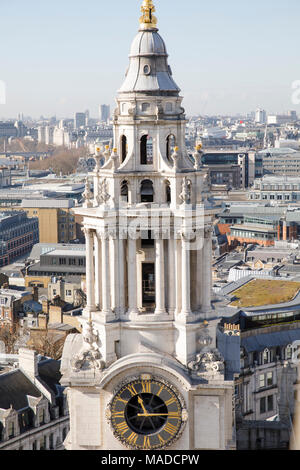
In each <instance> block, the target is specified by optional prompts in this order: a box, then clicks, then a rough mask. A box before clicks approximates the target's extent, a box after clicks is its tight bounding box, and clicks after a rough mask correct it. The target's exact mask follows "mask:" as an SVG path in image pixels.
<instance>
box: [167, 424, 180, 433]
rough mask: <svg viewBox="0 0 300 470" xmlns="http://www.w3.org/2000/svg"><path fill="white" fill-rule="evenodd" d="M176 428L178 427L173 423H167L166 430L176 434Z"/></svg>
mask: <svg viewBox="0 0 300 470" xmlns="http://www.w3.org/2000/svg"><path fill="white" fill-rule="evenodd" d="M176 430H177V427H176V426H174V425H173V424H171V423H167V424H166V425H165V427H164V431H166V432H167V433H168V434H174V432H176Z"/></svg>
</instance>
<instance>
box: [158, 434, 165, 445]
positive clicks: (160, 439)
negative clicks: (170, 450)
mask: <svg viewBox="0 0 300 470" xmlns="http://www.w3.org/2000/svg"><path fill="white" fill-rule="evenodd" d="M157 437H158V440H159V442H160V444H163V445H164V444H165V443H166V441H165V440H164V439H163V438H162V437H161V435H160V434H158V436H157Z"/></svg>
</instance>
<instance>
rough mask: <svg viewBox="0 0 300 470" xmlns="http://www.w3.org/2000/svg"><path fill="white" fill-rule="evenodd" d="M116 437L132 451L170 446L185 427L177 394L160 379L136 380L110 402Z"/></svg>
mask: <svg viewBox="0 0 300 470" xmlns="http://www.w3.org/2000/svg"><path fill="white" fill-rule="evenodd" d="M110 419H111V424H112V427H113V429H114V434H115V435H116V436H117V438H118V439H119V440H121V441H122V442H123V443H124V444H125V445H127V446H129V447H131V448H133V449H160V448H162V447H166V446H167V445H170V444H171V443H172V442H173V441H174V439H175V438H176V437H177V436H178V434H179V431H180V429H181V426H182V407H181V403H180V400H179V398H178V394H177V393H176V392H175V391H174V389H173V387H172V389H171V388H170V387H169V386H167V385H165V384H164V383H162V382H160V381H159V380H150V379H149V380H142V379H141V380H134V381H132V382H130V383H128V384H126V385H124V386H123V387H122V388H121V389H120V390H119V392H118V393H117V394H116V395H115V396H114V398H113V400H112V403H111V418H110Z"/></svg>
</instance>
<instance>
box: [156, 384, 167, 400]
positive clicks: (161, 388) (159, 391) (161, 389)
mask: <svg viewBox="0 0 300 470" xmlns="http://www.w3.org/2000/svg"><path fill="white" fill-rule="evenodd" d="M164 388H165V387H164V386H163V385H162V386H161V387H160V389H159V390H158V392H157V394H156V395H157V396H158V397H159V395H160V394H161V392H162V391H163V389H164Z"/></svg>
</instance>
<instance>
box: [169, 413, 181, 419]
mask: <svg viewBox="0 0 300 470" xmlns="http://www.w3.org/2000/svg"><path fill="white" fill-rule="evenodd" d="M169 418H174V419H175V418H176V419H179V418H180V412H179V411H170V412H169Z"/></svg>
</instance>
